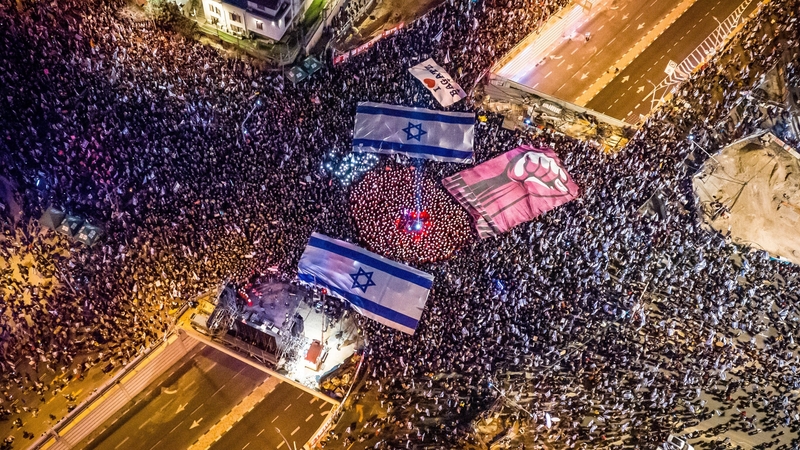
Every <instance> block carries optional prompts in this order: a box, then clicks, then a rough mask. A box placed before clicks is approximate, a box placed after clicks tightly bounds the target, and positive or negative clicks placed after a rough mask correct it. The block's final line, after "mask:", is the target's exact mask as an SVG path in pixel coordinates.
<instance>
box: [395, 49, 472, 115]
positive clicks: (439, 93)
mask: <svg viewBox="0 0 800 450" xmlns="http://www.w3.org/2000/svg"><path fill="white" fill-rule="evenodd" d="M408 71H409V72H411V75H414V77H415V78H416V79H418V80H419V81H421V82H422V84H424V85H425V87H426V88H428V90H429V91H430V93H431V94H433V96H434V98H436V101H437V102H439V104H440V105H442V106H445V107H447V106H450V105H452V104H453V103H456V102H458V101H460V100H461V99H463V98H464V97H466V96H467V93H466V92H464V90H463V89H461V86H459V85H458V83H456V82H455V81H453V78H452V77H451V76H450V75H449V74H448V73H447V72H446V71H445V70H444V69H442V67H441V66H440V65H438V64H436V61H434V60H433V59H431V58H428V59H426V60H425V61H422V62H421V63H419V64H417V65H416V66H414V67H412V68H410V69H408Z"/></svg>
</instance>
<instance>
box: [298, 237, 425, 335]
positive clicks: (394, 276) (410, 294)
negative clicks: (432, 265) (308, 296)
mask: <svg viewBox="0 0 800 450" xmlns="http://www.w3.org/2000/svg"><path fill="white" fill-rule="evenodd" d="M298 277H299V278H300V279H301V280H302V281H304V282H307V283H314V284H317V285H320V286H323V287H325V288H327V289H328V290H329V291H330V292H331V294H332V295H335V296H337V297H339V298H342V299H345V300H347V301H348V302H350V303H351V304H352V305H353V306H354V308H355V309H356V310H357V311H358V312H359V313H362V314H364V315H365V316H367V317H370V318H372V319H374V320H376V321H378V322H380V323H383V324H385V325H387V326H390V327H393V328H396V329H398V330H401V331H403V332H406V333H410V334H413V332H414V329H416V327H417V324H418V322H419V319H420V317H422V311H423V310H424V309H425V301H426V300H427V298H428V293H429V292H430V287H431V286H432V284H433V276H432V275H430V274H427V273H425V272H422V271H420V270H417V269H414V268H412V267H409V266H406V265H404V264H400V263H398V262H395V261H392V260H389V259H386V258H383V257H381V256H380V255H376V254H374V253H371V252H369V251H367V250H364V249H362V248H359V247H357V246H355V245H352V244H349V243H347V242H344V241H340V240H337V239H333V238H330V237H327V236H324V235H321V234H319V233H313V234H312V235H311V238H310V239H309V243H308V246H307V247H306V249H305V251H304V252H303V255H302V256H301V257H300V264H299V270H298Z"/></svg>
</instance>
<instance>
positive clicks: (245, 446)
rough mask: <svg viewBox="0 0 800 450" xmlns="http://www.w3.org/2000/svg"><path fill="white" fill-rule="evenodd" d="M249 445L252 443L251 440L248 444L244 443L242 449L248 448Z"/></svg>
mask: <svg viewBox="0 0 800 450" xmlns="http://www.w3.org/2000/svg"><path fill="white" fill-rule="evenodd" d="M248 445H250V443H249V442H248V443H247V444H244V447H242V450H244V449H246V448H247V446H248Z"/></svg>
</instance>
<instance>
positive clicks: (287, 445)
mask: <svg viewBox="0 0 800 450" xmlns="http://www.w3.org/2000/svg"><path fill="white" fill-rule="evenodd" d="M275 431H277V432H278V434H280V435H281V438H283V442H285V443H286V448H288V449H289V450H292V446H291V445H289V441H287V440H286V436H284V435H283V433H281V429H280V428H278V427H275ZM294 450H297V446H296V445H295V446H294Z"/></svg>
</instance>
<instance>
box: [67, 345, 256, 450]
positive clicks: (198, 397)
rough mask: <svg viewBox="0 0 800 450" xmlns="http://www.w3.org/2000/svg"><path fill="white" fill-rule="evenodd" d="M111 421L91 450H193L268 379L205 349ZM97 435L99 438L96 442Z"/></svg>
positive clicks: (195, 351) (200, 348)
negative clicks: (213, 427) (213, 426)
mask: <svg viewBox="0 0 800 450" xmlns="http://www.w3.org/2000/svg"><path fill="white" fill-rule="evenodd" d="M173 369H174V370H170V371H169V372H168V373H166V374H164V375H163V376H161V377H160V378H159V379H158V380H157V381H156V382H154V383H152V384H151V385H150V386H148V387H147V389H145V391H144V392H143V393H142V394H140V395H138V396H137V397H136V398H135V399H134V400H135V402H132V403H131V404H130V407H129V408H125V409H123V410H122V411H121V412H120V413H119V414H117V415H115V416H113V417H112V418H111V419H109V420H108V421H107V422H106V424H104V426H103V427H101V430H102V429H104V428H105V431H102V432H101V433H100V435H99V436H97V435H93V437H94V439H93V440H92V441H91V442H90V443H84V444H83V445H80V446H79V447H80V448H85V449H88V450H117V449H125V450H159V449H164V450H171V449H176V448H187V447H189V446H190V445H191V444H192V443H193V442H194V441H195V440H197V439H198V438H199V437H200V436H202V435H203V434H204V433H205V432H206V431H208V429H209V428H211V426H212V425H214V424H215V423H216V422H217V421H219V419H221V418H222V417H223V416H224V415H225V414H226V413H227V412H228V411H229V410H230V409H231V408H232V407H233V406H235V405H236V404H237V403H239V402H240V401H241V400H242V399H243V398H244V397H245V396H246V395H247V394H249V393H250V392H251V391H252V390H253V389H254V388H255V387H256V386H258V385H259V384H260V383H261V382H262V381H263V380H265V379H266V378H267V376H268V375H267V374H266V373H264V372H263V371H261V370H258V369H256V368H254V367H252V366H250V365H249V364H247V363H244V362H242V361H239V360H238V359H236V358H233V357H231V356H228V355H226V354H224V353H222V352H220V351H218V350H215V349H214V348H212V347H209V346H206V345H203V344H199V345H198V346H197V347H196V348H195V349H193V350H192V351H191V352H190V353H189V354H188V355H186V356H185V357H183V358H182V359H181V360H180V361H179V362H178V363H176V364H175V365H174V366H173ZM95 436H96V437H95Z"/></svg>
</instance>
